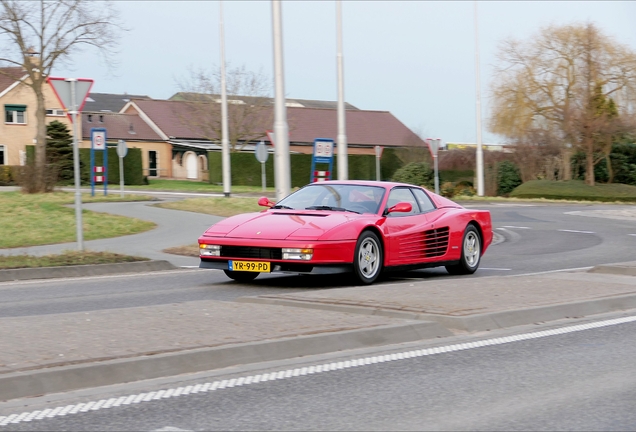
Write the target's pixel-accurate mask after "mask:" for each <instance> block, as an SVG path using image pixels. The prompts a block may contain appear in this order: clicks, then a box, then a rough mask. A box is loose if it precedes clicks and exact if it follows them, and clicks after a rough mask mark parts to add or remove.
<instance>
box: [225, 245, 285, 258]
mask: <svg viewBox="0 0 636 432" xmlns="http://www.w3.org/2000/svg"><path fill="white" fill-rule="evenodd" d="M221 256H222V257H231V258H248V259H282V258H283V252H282V249H280V248H261V247H251V246H221Z"/></svg>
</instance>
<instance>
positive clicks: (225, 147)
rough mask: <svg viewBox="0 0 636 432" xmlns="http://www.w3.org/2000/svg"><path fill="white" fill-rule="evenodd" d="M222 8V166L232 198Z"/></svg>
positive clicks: (221, 10) (221, 5)
mask: <svg viewBox="0 0 636 432" xmlns="http://www.w3.org/2000/svg"><path fill="white" fill-rule="evenodd" d="M219 8H220V23H219V29H220V43H221V162H222V163H221V165H222V170H223V195H225V196H226V197H229V196H230V192H231V188H232V171H231V169H232V168H231V165H230V163H231V162H230V140H229V137H228V134H229V131H228V129H229V128H228V120H227V88H226V84H225V35H224V33H225V32H224V31H223V1H220V2H219Z"/></svg>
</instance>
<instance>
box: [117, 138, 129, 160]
mask: <svg viewBox="0 0 636 432" xmlns="http://www.w3.org/2000/svg"><path fill="white" fill-rule="evenodd" d="M127 154H128V147H127V146H126V141H124V140H119V142H117V156H119V157H120V158H123V157H126V155H127Z"/></svg>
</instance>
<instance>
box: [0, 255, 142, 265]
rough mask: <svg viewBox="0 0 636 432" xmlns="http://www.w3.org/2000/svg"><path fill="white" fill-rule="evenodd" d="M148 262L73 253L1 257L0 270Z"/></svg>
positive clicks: (136, 259)
mask: <svg viewBox="0 0 636 432" xmlns="http://www.w3.org/2000/svg"><path fill="white" fill-rule="evenodd" d="M135 261H148V258H143V257H135V256H129V255H121V254H116V253H111V252H79V251H77V252H73V251H65V252H63V253H61V254H55V255H44V256H33V255H11V256H0V270H8V269H18V268H36V267H58V266H69V265H89V264H115V263H122V262H135Z"/></svg>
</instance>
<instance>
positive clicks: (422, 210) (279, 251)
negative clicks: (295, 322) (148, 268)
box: [199, 181, 492, 284]
mask: <svg viewBox="0 0 636 432" xmlns="http://www.w3.org/2000/svg"><path fill="white" fill-rule="evenodd" d="M258 203H259V204H260V205H262V206H264V207H267V209H265V210H263V211H262V212H260V213H247V214H242V215H237V216H232V217H229V218H227V219H224V220H222V221H221V222H219V223H217V224H215V225H213V226H211V227H210V228H209V229H208V230H207V231H206V232H205V233H204V234H203V235H202V236H201V237H200V238H199V251H200V257H201V264H200V265H199V267H200V268H209V269H221V270H223V271H225V274H226V275H227V276H228V277H230V278H231V279H234V280H236V281H241V282H246V281H250V280H253V279H254V278H255V277H256V276H258V274H259V273H270V272H285V273H304V274H328V273H346V272H353V274H354V275H355V276H356V277H357V279H358V280H359V281H360V282H361V283H363V284H371V283H373V282H374V281H375V280H376V279H377V278H378V276H380V274H381V273H382V272H386V271H390V270H405V269H417V268H423V267H437V266H445V267H446V269H447V270H448V272H449V273H451V274H471V273H474V272H475V270H477V267H479V261H480V258H481V256H482V255H483V253H484V252H485V251H486V248H487V247H488V246H489V245H490V243H491V242H492V224H491V221H490V212H488V211H486V210H470V209H466V208H464V207H462V206H460V205H459V204H456V203H454V202H453V201H451V200H449V199H447V198H444V197H442V196H439V195H436V194H434V193H432V192H430V191H428V190H426V189H424V188H421V187H417V186H413V185H409V184H403V183H392V182H376V181H324V182H317V183H312V184H310V185H307V186H305V187H303V188H301V189H299V190H297V191H296V192H294V193H292V194H290V195H289V196H287V197H286V198H284V199H283V200H281V201H280V202H277V203H273V202H271V201H270V200H269V199H267V198H266V197H263V198H260V199H259V200H258Z"/></svg>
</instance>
